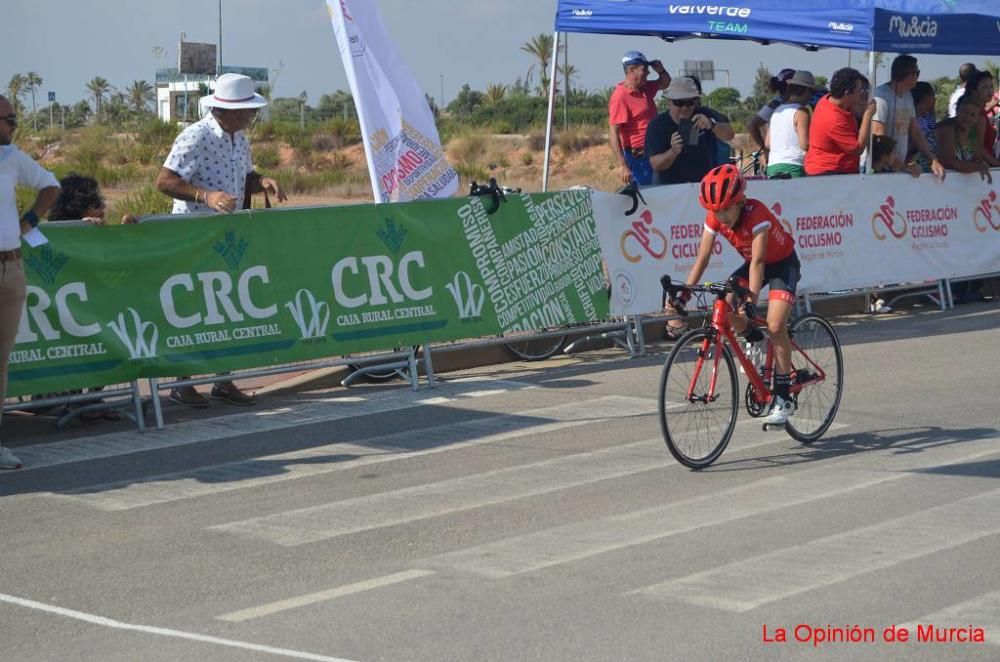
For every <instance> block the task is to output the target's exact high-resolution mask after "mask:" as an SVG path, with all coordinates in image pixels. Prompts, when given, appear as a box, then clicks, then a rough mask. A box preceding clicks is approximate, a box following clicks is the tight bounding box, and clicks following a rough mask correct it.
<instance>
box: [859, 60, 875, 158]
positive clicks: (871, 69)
mask: <svg viewBox="0 0 1000 662" xmlns="http://www.w3.org/2000/svg"><path fill="white" fill-rule="evenodd" d="M875 57H876V54H875V51H868V82H869V84H870V85H871V86H872V89H871V92H870V93H869V94H872V95H874V94H875V85H876V80H875ZM871 98H872V97H869V99H871ZM872 121H873V122H874V121H875V120H872ZM874 137H875V132H874V131H869V132H868V149H866V150H865V162H864V163H863V164H862V165H863V166H864V169H865V173H868V174H870V173H871V171H872V143H873V142H874Z"/></svg>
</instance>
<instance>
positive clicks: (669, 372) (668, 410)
mask: <svg viewBox="0 0 1000 662" xmlns="http://www.w3.org/2000/svg"><path fill="white" fill-rule="evenodd" d="M660 282H661V284H662V285H663V296H664V300H666V299H667V298H668V296H669V299H670V301H671V303H673V305H674V306H677V307H679V308H680V306H681V304H680V302H679V301H677V300H676V297H677V293H678V292H680V291H682V290H690V291H691V293H692V294H693V295H694V297H695V299H694V300H695V302H696V305H698V306H699V308H700V309H701V310H703V311H705V312H706V315H705V323H704V325H703V326H702V327H701V328H697V329H692V330H691V331H689V332H687V333H686V334H684V335H683V336H681V338H680V339H679V340H678V341H677V342H676V344H675V345H674V347H673V350H672V351H671V352H670V354H669V355H668V356H667V360H666V363H665V364H664V365H663V375H662V377H661V378H660V392H659V410H660V430H661V431H662V432H663V439H664V440H665V441H666V442H667V448H669V449H670V453H671V454H672V455H673V456H674V457H675V458H676V459H677V461H678V462H680V463H681V464H683V465H685V466H687V467H690V468H692V469H703V468H705V467H707V466H709V465H710V464H712V463H713V462H715V461H716V460H717V459H718V458H719V456H720V455H722V451H724V450H725V448H726V445H727V444H728V443H729V440H730V438H731V437H732V436H733V429H734V428H735V427H736V414H737V411H738V410H739V406H740V388H739V380H738V378H737V373H736V364H735V361H734V357H735V360H736V361H738V362H739V365H740V366H741V367H742V371H743V372H744V373H745V374H746V376H747V382H748V383H747V385H746V387H745V389H744V391H743V394H742V395H743V404H744V406H745V407H746V410H747V413H748V414H750V416H752V417H754V418H757V417H761V416H764V415H765V414H766V413H767V410H768V405H769V404H770V402H771V389H772V381H773V378H774V352H773V348H772V347H771V344H770V342H766V341H765V342H766V345H767V347H766V351H764V352H762V353H761V354H762V355H763V356H764V360H763V361H762V362H760V364H759V365H758V364H757V363H756V362H754V361H752V360H751V359H750V358H748V357H747V354H746V352H744V350H743V346H742V342H741V341H739V340H738V339H737V336H736V334H735V332H734V330H733V327H732V324H731V322H730V319H731V315H732V314H733V308H732V306H730V304H729V302H728V301H727V299H726V297H727V295H729V294H735V296H736V297H737V298H739V299H740V300H742V299H744V298H745V297H746V296H747V294H749V291H748V290H747V289H745V288H743V287H740V286H739V285H737V284H736V283H733V282H729V283H706V284H705V285H702V286H690V287H689V286H684V285H681V286H677V285H672V284H671V282H670V277H669V276H664V277H663V278H662V279H661V281H660ZM709 295H714V296H715V302H714V304H712V306H711V307H709V306H708V304H707V303H706V301H707V298H708V296H709ZM751 323H752V324H755V325H757V326H758V327H761V331H762V332H763V333H764V334H765V335H766V333H767V321H766V320H765V319H763V318H756V319H754V320H752V321H751ZM788 333H789V336H791V339H792V373H791V375H792V384H791V389H790V391H789V392H790V394H791V396H792V399H793V400H794V401H795V404H796V412H795V414H794V416H792V417H791V418H790V419H789V420H788V423H787V424H786V425H785V426H783V427H784V428H785V430H786V431H787V432H788V434H789V435H791V436H792V438H794V439H796V440H798V441H800V442H802V443H810V442H813V441H816V440H817V439H819V438H820V437H821V436H822V435H823V433H825V432H826V431H827V429H829V427H830V425H831V424H832V423H833V419H834V417H835V416H836V415H837V410H838V409H839V408H840V397H841V394H842V393H843V390H844V359H843V355H842V353H841V351H840V340H838V338H837V334H836V332H835V331H834V330H833V326H831V325H830V323H829V322H828V321H827V320H826V319H824V318H823V317H821V316H819V315H816V314H814V313H808V314H805V315H802V316H801V317H797V318H795V319H793V320H792V321H791V322H789V324H788ZM767 429H768V426H767V425H766V424H765V425H764V430H767Z"/></svg>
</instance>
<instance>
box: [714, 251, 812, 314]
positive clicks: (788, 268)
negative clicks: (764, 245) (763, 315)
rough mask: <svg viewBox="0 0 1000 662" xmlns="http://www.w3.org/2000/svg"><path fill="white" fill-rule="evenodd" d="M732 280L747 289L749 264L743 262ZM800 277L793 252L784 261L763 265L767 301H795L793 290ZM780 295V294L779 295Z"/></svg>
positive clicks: (799, 270)
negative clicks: (767, 291)
mask: <svg viewBox="0 0 1000 662" xmlns="http://www.w3.org/2000/svg"><path fill="white" fill-rule="evenodd" d="M731 277H732V278H735V279H736V282H738V283H739V284H740V285H742V286H743V287H749V281H750V263H749V262H744V263H743V266H741V267H740V268H739V269H737V270H736V271H734V272H733V275H732V276H731ZM801 277H802V271H801V266H800V265H799V256H798V255H796V254H795V252H794V251H793V252H792V254H791V255H789V256H788V257H786V258H785V259H784V260H780V261H779V262H774V263H772V264H765V265H764V285H767V286H768V289H769V293H768V295H767V298H768V299H782V300H784V301H789V302H791V301H795V288H796V287H798V284H799V279H801ZM779 293H780V294H779Z"/></svg>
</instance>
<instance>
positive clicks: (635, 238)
mask: <svg viewBox="0 0 1000 662" xmlns="http://www.w3.org/2000/svg"><path fill="white" fill-rule="evenodd" d="M620 243H621V249H622V256H623V257H624V258H625V259H626V260H628V261H629V262H631V263H632V264H635V263H636V262H639V261H640V260H641V259H642V254H643V252H645V253H646V254H647V255H650V256H651V257H653V258H655V259H657V260H660V259H663V256H664V255H666V254H667V237H666V236H665V235H664V234H663V233H662V232H660V231H659V230H658V229H657V228H656V227H655V226H654V225H653V213H652V212H651V211H649V210H648V209H646V210H643V212H642V213H641V214H639V220H636V221H632V227H631V228H629V229H628V230H626V231H625V232H624V233H622V237H621V241H620Z"/></svg>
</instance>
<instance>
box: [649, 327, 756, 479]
mask: <svg viewBox="0 0 1000 662" xmlns="http://www.w3.org/2000/svg"><path fill="white" fill-rule="evenodd" d="M738 387H739V382H738V380H737V378H736V366H735V364H734V362H733V355H732V352H731V351H730V349H729V347H727V346H726V345H725V344H723V343H721V342H719V343H716V342H715V340H714V339H713V337H712V335H710V334H709V332H708V331H707V330H705V329H695V330H694V331H689V332H688V333H686V334H684V335H683V336H681V338H680V340H678V341H677V343H676V344H675V345H674V348H673V350H672V351H671V352H670V355H669V356H668V357H667V362H666V363H665V364H664V365H663V375H662V377H661V378H660V431H661V432H663V440H664V441H666V442H667V448H669V449H670V453H671V454H672V455H673V456H674V458H676V459H677V461H678V462H680V463H681V464H683V465H684V466H686V467H690V468H692V469H703V468H705V467H707V466H709V465H710V464H712V463H713V462H715V460H717V459H718V458H719V456H720V455H722V451H724V450H725V449H726V445H727V444H728V443H729V439H730V438H731V437H732V436H733V428H734V427H736V412H737V410H738V409H739V403H740V400H739V388H738Z"/></svg>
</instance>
